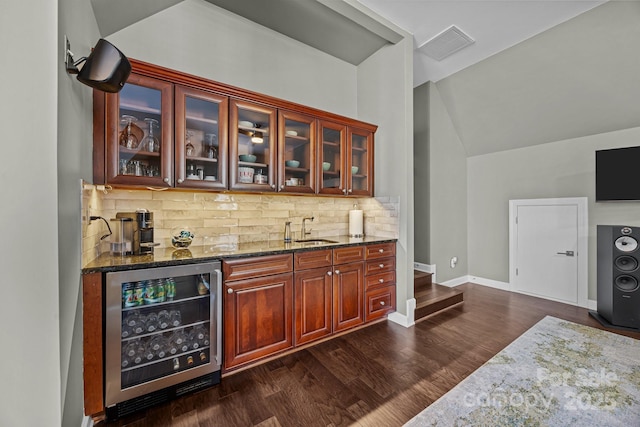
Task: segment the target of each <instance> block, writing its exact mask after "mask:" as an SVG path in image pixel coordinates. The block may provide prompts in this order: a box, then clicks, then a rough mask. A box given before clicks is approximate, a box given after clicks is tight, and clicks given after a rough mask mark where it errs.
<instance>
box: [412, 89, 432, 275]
mask: <svg viewBox="0 0 640 427" xmlns="http://www.w3.org/2000/svg"><path fill="white" fill-rule="evenodd" d="M413 179H414V186H413V189H414V190H413V201H414V215H413V217H414V227H415V233H414V234H415V245H414V250H415V261H416V262H420V263H423V264H429V259H430V258H431V252H430V250H429V249H430V245H429V242H430V236H431V233H430V231H429V226H430V224H431V221H430V218H431V212H430V203H429V201H430V199H429V189H430V187H431V181H429V84H428V83H425V84H422V85H420V86H418V87H416V88H415V89H414V91H413Z"/></svg>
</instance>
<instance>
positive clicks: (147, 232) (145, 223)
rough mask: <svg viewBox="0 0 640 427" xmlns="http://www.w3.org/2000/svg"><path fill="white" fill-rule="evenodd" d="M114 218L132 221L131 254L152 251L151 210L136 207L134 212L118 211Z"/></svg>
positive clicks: (142, 253) (144, 253)
mask: <svg viewBox="0 0 640 427" xmlns="http://www.w3.org/2000/svg"><path fill="white" fill-rule="evenodd" d="M116 218H119V219H124V218H127V219H130V220H131V221H132V222H133V242H132V247H131V250H132V252H133V255H146V254H152V253H153V247H154V246H157V245H158V244H159V243H158V244H156V243H153V212H149V211H148V210H146V209H138V210H137V211H135V212H118V213H117V214H116Z"/></svg>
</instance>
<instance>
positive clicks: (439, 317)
mask: <svg viewBox="0 0 640 427" xmlns="http://www.w3.org/2000/svg"><path fill="white" fill-rule="evenodd" d="M459 288H460V289H462V290H463V291H464V295H465V303H464V304H462V305H458V306H455V307H452V308H450V309H448V310H446V311H444V312H440V313H437V314H435V315H434V316H431V317H428V318H426V319H424V320H421V321H419V322H418V323H416V325H415V326H413V327H411V328H404V327H402V326H399V325H396V324H394V323H392V322H389V321H387V322H382V323H378V324H375V325H372V326H370V327H367V328H364V329H361V330H358V331H354V332H353V333H350V334H347V335H344V336H342V337H338V338H335V339H333V340H330V341H327V342H324V343H321V344H318V345H316V346H314V347H311V348H308V349H306V350H302V351H299V352H296V353H293V354H290V355H288V356H284V357H282V358H280V359H277V360H275V361H271V362H268V363H265V364H263V365H260V366H257V367H255V368H252V369H249V370H246V371H243V372H239V373H237V374H234V375H231V376H228V377H225V378H223V379H222V383H221V384H220V385H218V386H215V387H213V388H210V389H208V390H204V391H201V392H197V393H194V394H191V395H188V396H183V397H182V398H180V399H177V400H175V401H173V402H170V403H167V404H164V405H161V406H157V407H155V408H152V409H148V410H146V411H143V412H141V413H138V414H134V415H130V416H128V417H126V418H123V419H120V420H118V421H117V422H114V423H109V424H106V423H104V422H102V423H99V424H98V425H99V426H107V425H108V426H109V427H112V426H132V427H133V426H135V427H138V426H140V427H142V426H149V427H151V426H154V427H156V426H184V427H191V426H261V427H267V426H283V427H284V426H305V427H307V426H347V425H355V426H401V425H402V424H404V423H405V422H407V421H408V420H409V419H411V418H412V417H413V416H414V415H416V414H417V413H418V412H420V411H422V409H424V408H425V407H427V406H428V405H429V404H430V403H432V402H434V401H435V400H436V399H438V398H439V397H440V396H441V395H443V394H444V393H446V392H447V391H448V390H450V389H451V388H453V387H454V386H455V385H456V384H457V383H458V382H460V381H461V380H462V379H464V378H465V377H466V376H468V375H469V374H470V373H472V372H473V371H474V370H476V369H477V368H478V367H480V366H481V365H482V364H483V363H484V362H486V361H487V360H488V359H489V358H491V357H492V356H493V355H495V354H496V353H498V352H499V351H500V350H502V349H503V348H504V347H505V346H506V345H507V344H509V343H510V342H512V341H513V340H514V339H516V338H517V337H518V336H520V335H521V334H522V333H523V332H525V331H526V330H527V329H529V328H530V327H531V326H533V325H534V324H535V323H536V322H538V321H539V320H541V319H542V318H543V317H544V316H546V315H551V316H555V317H558V318H562V319H566V320H570V321H573V322H576V323H582V324H585V325H589V326H593V327H596V328H600V329H603V328H602V327H601V326H600V324H599V323H598V322H597V321H595V320H594V319H593V318H591V317H590V316H589V315H588V312H587V310H586V309H582V308H578V307H573V306H570V305H566V304H561V303H556V302H552V301H547V300H544V299H539V298H534V297H529V296H525V295H520V294H515V293H509V292H505V291H500V290H497V289H492V288H488V287H484V286H479V285H474V284H469V283H468V284H464V285H462V286H460V287H459ZM611 332H615V333H620V334H622V335H627V336H631V337H633V338H636V339H640V333H635V332H625V331H615V330H612V331H611Z"/></svg>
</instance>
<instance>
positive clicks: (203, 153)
mask: <svg viewBox="0 0 640 427" xmlns="http://www.w3.org/2000/svg"><path fill="white" fill-rule="evenodd" d="M175 96H176V125H175V129H176V138H175V139H176V143H175V153H174V155H175V159H176V160H175V174H176V187H188V188H210V189H214V188H216V189H225V188H226V187H227V115H228V109H229V107H228V102H229V101H228V98H227V97H226V96H222V95H216V94H214V93H210V92H206V91H203V90H198V89H192V88H188V87H184V86H176V89H175Z"/></svg>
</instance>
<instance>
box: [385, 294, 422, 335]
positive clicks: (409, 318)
mask: <svg viewBox="0 0 640 427" xmlns="http://www.w3.org/2000/svg"><path fill="white" fill-rule="evenodd" d="M415 310H416V299H415V298H411V299H408V300H407V315H406V316H405V315H404V314H401V313H398V312H397V311H394V312H393V313H389V315H388V316H387V319H388V320H390V321H392V322H393V323H397V324H398V325H401V326H404V327H405V328H408V327H410V326H413V325H415V323H416V322H415Z"/></svg>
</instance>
